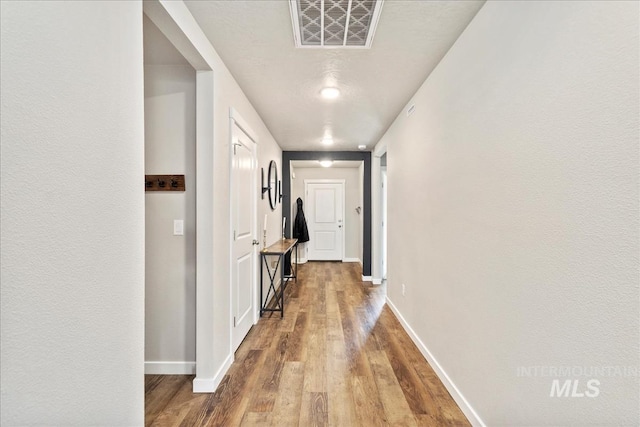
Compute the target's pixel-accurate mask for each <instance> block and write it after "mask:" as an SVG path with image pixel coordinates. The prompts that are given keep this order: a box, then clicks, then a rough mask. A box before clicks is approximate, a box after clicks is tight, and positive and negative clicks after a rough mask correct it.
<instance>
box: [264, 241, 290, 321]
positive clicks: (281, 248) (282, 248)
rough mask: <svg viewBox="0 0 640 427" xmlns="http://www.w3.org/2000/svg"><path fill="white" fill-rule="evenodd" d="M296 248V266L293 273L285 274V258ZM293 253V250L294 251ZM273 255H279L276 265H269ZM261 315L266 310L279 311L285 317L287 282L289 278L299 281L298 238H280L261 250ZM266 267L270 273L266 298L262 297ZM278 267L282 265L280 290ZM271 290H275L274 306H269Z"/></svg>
mask: <svg viewBox="0 0 640 427" xmlns="http://www.w3.org/2000/svg"><path fill="white" fill-rule="evenodd" d="M293 249H295V255H296V263H295V265H296V267H295V268H293V266H291V274H289V275H285V274H284V259H285V255H286V254H288V253H289V252H292V251H293ZM292 253H293V252H292ZM272 257H277V259H278V260H277V261H276V264H275V267H271V266H270V265H269V259H272ZM260 259H261V260H262V261H261V262H260V316H262V314H263V313H264V312H265V311H279V312H280V317H284V291H285V289H286V287H287V283H288V282H289V280H292V279H293V280H295V281H296V282H297V281H298V239H280V240H278V241H277V242H276V243H274V244H273V245H271V246H269V247H268V248H264V249H263V250H261V251H260ZM263 265H264V266H265V267H266V270H267V274H268V275H269V289H268V291H267V296H266V298H263V297H262V293H263V292H262V280H263V276H264V268H262V266H263ZM278 267H280V292H276V284H275V281H276V273H277V271H278ZM271 291H273V297H274V298H275V301H276V304H275V307H273V308H268V305H269V295H271Z"/></svg>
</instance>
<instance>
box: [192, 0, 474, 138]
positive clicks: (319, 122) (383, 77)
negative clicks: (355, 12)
mask: <svg viewBox="0 0 640 427" xmlns="http://www.w3.org/2000/svg"><path fill="white" fill-rule="evenodd" d="M185 3H186V5H187V7H188V8H189V10H190V11H191V13H192V14H193V16H194V17H195V19H196V21H197V22H198V24H199V25H200V27H201V28H202V29H203V31H204V33H205V34H206V35H207V37H208V38H209V40H210V41H211V44H212V45H213V46H214V47H215V49H216V50H217V51H218V54H219V55H220V56H221V57H222V59H223V61H224V62H225V64H227V67H229V70H230V71H231V73H232V74H233V76H234V77H235V78H236V80H237V82H238V83H239V84H240V86H241V87H242V89H243V91H244V92H245V94H246V95H247V97H248V98H249V100H250V101H251V103H252V104H253V105H254V107H255V108H256V110H257V111H258V113H259V114H260V116H261V117H262V119H263V120H264V122H265V124H266V125H267V127H268V128H269V130H270V131H271V133H272V135H273V136H274V138H275V139H276V141H277V142H278V144H280V146H281V147H282V149H284V150H355V149H357V146H358V145H359V144H364V145H366V146H367V149H371V148H372V146H373V145H374V144H375V143H376V142H377V141H378V140H379V139H380V137H381V136H382V135H383V133H384V131H385V130H386V129H387V128H388V127H389V125H390V124H391V123H392V122H393V120H394V119H395V118H396V116H397V115H398V114H399V113H400V110H401V109H402V108H403V107H404V105H405V104H406V103H407V101H408V100H409V99H410V98H411V96H412V95H413V94H414V93H415V92H416V90H417V89H418V88H419V87H420V85H421V84H422V83H423V82H424V80H425V79H426V77H427V76H428V75H429V73H430V72H431V71H432V70H433V68H434V67H435V66H436V65H437V64H438V62H439V61H440V59H442V57H443V56H444V55H445V54H446V52H447V51H448V50H449V48H450V47H451V46H452V44H453V43H454V42H455V40H456V39H457V38H458V36H459V35H460V34H461V33H462V31H463V30H464V29H465V28H466V26H467V24H468V23H469V22H470V21H471V19H473V17H474V16H475V14H476V13H477V12H478V10H479V9H480V8H481V7H482V5H483V1H430V0H428V1H427V0H413V1H398V0H387V1H385V3H384V6H383V8H382V14H381V15H380V22H379V24H378V29H377V30H376V34H375V39H374V40H373V46H372V48H371V49H354V50H342V49H297V48H295V46H294V40H293V30H292V25H291V17H290V12H289V4H288V2H287V1H284V0H275V1H268V0H267V1H265V0H261V1H256V0H252V1H237V0H234V1H231V0H227V1H202V0H200V1H187V2H185ZM324 86H335V87H338V88H339V89H340V91H341V96H340V97H339V98H338V99H336V100H332V101H327V100H324V99H322V98H321V97H320V95H319V92H320V89H322V87H324ZM417 108H419V106H417ZM325 134H330V135H332V136H333V139H334V144H333V145H332V146H329V147H327V146H324V145H322V143H321V140H322V138H323V136H324V135H325Z"/></svg>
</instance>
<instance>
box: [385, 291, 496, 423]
mask: <svg viewBox="0 0 640 427" xmlns="http://www.w3.org/2000/svg"><path fill="white" fill-rule="evenodd" d="M387 305H388V306H389V308H390V309H391V311H392V312H393V314H395V316H396V318H397V319H398V321H399V322H400V324H401V325H402V327H403V328H404V330H405V331H406V332H407V334H409V337H411V340H412V341H413V342H414V344H415V345H416V346H417V347H418V349H419V350H420V353H422V355H423V356H424V358H425V359H427V362H429V364H430V365H431V367H432V368H433V370H434V371H435V373H436V375H437V376H438V378H440V381H442V384H444V386H445V387H446V389H447V391H449V394H451V397H453V400H455V402H456V403H457V404H458V406H459V407H460V410H462V412H463V413H464V415H465V416H466V417H467V419H468V420H469V422H470V423H471V424H472V425H474V426H480V427H486V424H485V423H484V422H483V421H482V419H480V416H479V415H478V414H477V413H476V411H475V410H474V409H473V407H472V406H471V405H470V404H469V402H468V401H467V399H465V397H464V396H463V395H462V393H461V392H460V390H459V389H458V387H456V385H455V384H454V383H453V381H451V378H449V375H447V373H446V372H445V370H444V369H443V368H442V366H441V365H440V364H439V363H438V361H437V360H436V358H435V357H433V354H431V352H430V351H429V349H428V348H427V346H426V345H424V343H423V342H422V340H421V339H420V338H418V335H417V334H416V333H415V331H414V330H413V328H412V327H411V326H410V325H409V323H408V322H407V321H406V320H405V318H404V317H402V314H400V311H399V310H398V308H397V307H396V306H395V305H394V304H393V302H391V300H390V299H389V297H387Z"/></svg>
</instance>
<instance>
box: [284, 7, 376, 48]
mask: <svg viewBox="0 0 640 427" xmlns="http://www.w3.org/2000/svg"><path fill="white" fill-rule="evenodd" d="M382 2H383V0H289V8H290V10H291V21H292V24H293V37H294V40H295V43H296V47H302V48H361V49H362V48H370V47H371V43H372V42H373V35H374V33H375V31H376V26H377V25H378V19H379V17H380V12H381V11H382Z"/></svg>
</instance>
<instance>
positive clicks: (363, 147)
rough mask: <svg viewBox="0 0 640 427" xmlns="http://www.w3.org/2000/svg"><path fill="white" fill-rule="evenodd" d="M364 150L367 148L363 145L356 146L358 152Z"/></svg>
mask: <svg viewBox="0 0 640 427" xmlns="http://www.w3.org/2000/svg"><path fill="white" fill-rule="evenodd" d="M365 148H367V146H366V145H364V144H362V145H358V150H364V149H365Z"/></svg>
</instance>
